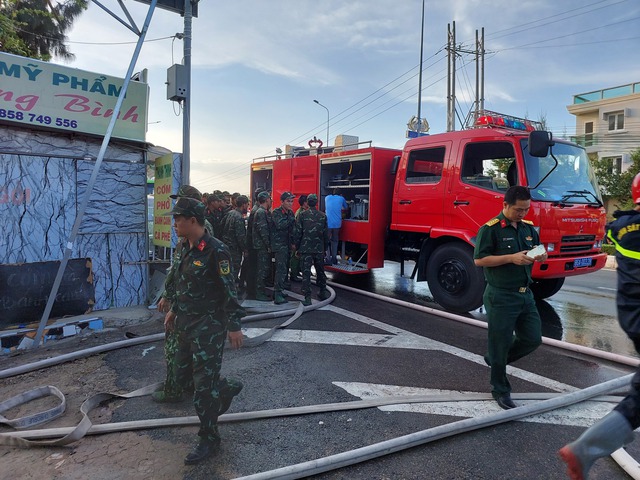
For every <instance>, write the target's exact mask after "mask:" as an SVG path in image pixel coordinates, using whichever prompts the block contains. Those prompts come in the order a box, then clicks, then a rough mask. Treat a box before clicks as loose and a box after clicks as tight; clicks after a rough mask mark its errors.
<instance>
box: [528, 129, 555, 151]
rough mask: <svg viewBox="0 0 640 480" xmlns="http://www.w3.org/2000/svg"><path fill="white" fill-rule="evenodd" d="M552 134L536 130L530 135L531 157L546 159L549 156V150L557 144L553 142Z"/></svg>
mask: <svg viewBox="0 0 640 480" xmlns="http://www.w3.org/2000/svg"><path fill="white" fill-rule="evenodd" d="M552 138H553V137H552V135H551V132H546V131H544V130H535V131H533V132H531V133H530V134H529V155H531V156H532V157H540V158H542V157H546V156H547V155H549V148H550V147H552V146H554V145H555V144H556V142H554V141H553V140H552Z"/></svg>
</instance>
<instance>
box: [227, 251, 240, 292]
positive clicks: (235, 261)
mask: <svg viewBox="0 0 640 480" xmlns="http://www.w3.org/2000/svg"><path fill="white" fill-rule="evenodd" d="M229 253H230V254H231V268H232V272H233V278H234V279H235V280H236V285H237V284H238V279H239V278H240V267H241V265H242V250H238V249H235V248H229Z"/></svg>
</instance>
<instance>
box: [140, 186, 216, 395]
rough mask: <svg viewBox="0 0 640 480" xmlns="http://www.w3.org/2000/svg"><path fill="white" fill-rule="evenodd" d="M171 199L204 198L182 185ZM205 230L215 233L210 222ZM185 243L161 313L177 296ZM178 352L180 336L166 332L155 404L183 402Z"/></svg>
mask: <svg viewBox="0 0 640 480" xmlns="http://www.w3.org/2000/svg"><path fill="white" fill-rule="evenodd" d="M169 197H171V198H173V199H178V198H182V197H188V198H193V199H194V200H200V199H201V198H202V195H201V193H200V191H199V190H198V189H197V188H196V187H193V186H191V185H180V187H179V188H178V192H177V193H175V194H174V195H169ZM204 228H205V229H206V230H207V231H208V232H209V234H212V233H213V227H212V226H211V224H210V223H209V221H208V220H205V222H204ZM185 242H186V240H185V239H180V240H179V241H178V244H177V245H176V248H175V250H174V252H173V260H172V263H171V266H170V267H169V271H168V272H167V278H166V279H165V283H164V292H163V293H162V297H161V298H160V300H159V301H158V311H159V312H162V313H167V312H168V311H169V309H170V308H171V302H172V299H173V296H174V294H175V285H174V279H175V271H176V268H177V266H178V265H179V263H180V258H181V255H182V253H183V251H184V245H185ZM177 351H178V336H177V335H176V334H175V332H172V331H166V332H165V340H164V358H165V360H166V362H167V375H166V377H165V381H164V385H163V387H162V390H158V391H157V392H153V393H152V394H151V399H152V400H153V401H154V402H159V403H175V402H179V401H181V400H182V394H183V389H182V387H181V386H180V384H179V383H178V379H177V378H176V375H177V373H176V352H177ZM186 389H187V391H192V390H193V382H188V383H187V387H186Z"/></svg>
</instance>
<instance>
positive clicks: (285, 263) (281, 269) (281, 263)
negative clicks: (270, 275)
mask: <svg viewBox="0 0 640 480" xmlns="http://www.w3.org/2000/svg"><path fill="white" fill-rule="evenodd" d="M274 257H275V259H276V277H275V280H274V282H273V285H274V291H275V292H276V293H282V291H283V290H284V284H285V282H286V281H287V280H288V278H287V277H288V276H289V260H290V259H291V252H289V250H279V251H276V252H275V253H274Z"/></svg>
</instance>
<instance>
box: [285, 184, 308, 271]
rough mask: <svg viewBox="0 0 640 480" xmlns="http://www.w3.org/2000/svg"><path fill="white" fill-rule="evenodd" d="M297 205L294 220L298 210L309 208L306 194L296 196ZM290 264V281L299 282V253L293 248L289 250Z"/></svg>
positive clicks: (298, 212) (298, 213)
mask: <svg viewBox="0 0 640 480" xmlns="http://www.w3.org/2000/svg"><path fill="white" fill-rule="evenodd" d="M298 205H300V206H299V208H298V210H296V214H295V217H296V220H298V215H300V212H303V211H305V210H308V209H309V204H308V203H307V196H306V195H300V197H299V198H298ZM290 266H291V273H290V279H291V281H292V282H299V281H300V280H301V278H300V254H299V253H298V251H297V250H295V249H294V250H293V252H291V262H290Z"/></svg>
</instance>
